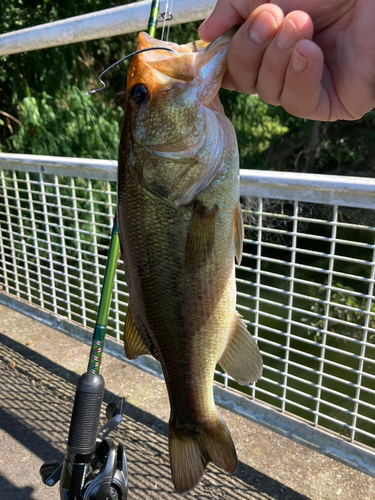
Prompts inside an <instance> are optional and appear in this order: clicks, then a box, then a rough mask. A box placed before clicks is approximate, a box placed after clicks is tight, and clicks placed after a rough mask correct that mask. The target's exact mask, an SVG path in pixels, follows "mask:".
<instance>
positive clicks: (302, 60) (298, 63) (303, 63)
mask: <svg viewBox="0 0 375 500" xmlns="http://www.w3.org/2000/svg"><path fill="white" fill-rule="evenodd" d="M308 63H309V61H308V60H307V59H306V57H303V56H301V54H299V53H298V52H297V50H293V54H292V68H293V71H294V72H295V73H302V71H305V69H306V68H307V65H308Z"/></svg>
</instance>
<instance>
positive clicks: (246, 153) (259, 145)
mask: <svg viewBox="0 0 375 500" xmlns="http://www.w3.org/2000/svg"><path fill="white" fill-rule="evenodd" d="M220 98H221V101H222V103H223V106H224V109H225V113H226V115H227V116H228V118H230V120H231V121H232V123H233V125H234V128H235V130H236V133H237V141H238V147H239V150H240V153H241V154H240V162H241V168H258V169H262V168H267V166H268V165H267V161H266V159H265V157H264V156H263V153H264V152H265V151H266V150H267V149H268V148H269V147H270V145H271V144H272V142H273V141H275V140H276V139H277V138H279V137H281V136H283V135H284V134H285V133H287V132H288V127H287V126H285V125H283V124H282V123H281V120H280V116H278V115H277V114H275V113H273V111H272V107H271V106H269V105H268V104H266V103H264V102H262V101H261V100H260V99H259V97H258V96H256V95H245V94H239V93H236V92H229V91H227V90H221V91H220Z"/></svg>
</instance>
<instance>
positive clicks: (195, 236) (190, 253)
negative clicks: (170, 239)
mask: <svg viewBox="0 0 375 500" xmlns="http://www.w3.org/2000/svg"><path fill="white" fill-rule="evenodd" d="M218 210H219V207H218V206H217V205H214V206H213V207H212V208H211V209H208V208H206V207H204V206H203V205H201V203H199V201H196V202H195V203H194V208H193V214H192V216H191V220H190V226H189V231H188V234H187V238H186V243H185V267H186V268H187V269H196V268H197V267H200V266H202V265H203V264H204V262H205V261H206V260H207V259H208V257H209V256H210V254H211V250H212V246H213V242H214V238H215V223H216V215H217V212H218Z"/></svg>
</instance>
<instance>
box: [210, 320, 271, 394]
mask: <svg viewBox="0 0 375 500" xmlns="http://www.w3.org/2000/svg"><path fill="white" fill-rule="evenodd" d="M219 365H220V366H221V367H222V368H223V369H224V370H225V371H226V372H227V374H228V375H230V376H231V377H233V378H234V380H235V381H236V382H238V383H239V384H241V385H247V384H250V383H252V382H255V381H256V380H258V379H259V378H260V377H261V376H262V369H263V360H262V355H261V354H260V351H259V349H258V346H257V343H256V342H255V340H254V339H253V337H252V336H251V334H250V333H249V332H248V330H247V328H246V323H245V322H244V321H243V319H242V318H241V316H240V315H239V314H238V313H236V318H235V322H234V326H233V330H232V333H231V335H230V337H229V340H228V344H227V346H226V348H225V351H224V353H223V355H222V356H221V358H220V359H219Z"/></svg>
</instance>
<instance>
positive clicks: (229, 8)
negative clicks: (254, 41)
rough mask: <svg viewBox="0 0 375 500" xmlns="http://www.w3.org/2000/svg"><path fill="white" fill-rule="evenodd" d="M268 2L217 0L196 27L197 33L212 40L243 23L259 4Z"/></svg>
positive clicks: (256, 0) (208, 40) (206, 39)
mask: <svg viewBox="0 0 375 500" xmlns="http://www.w3.org/2000/svg"><path fill="white" fill-rule="evenodd" d="M264 3H270V2H262V1H261V0H218V2H217V4H216V6H215V8H214V10H213V11H212V13H211V15H210V16H209V17H208V18H207V19H206V20H205V21H204V22H203V24H201V25H200V27H199V28H198V35H199V37H200V38H201V39H202V40H205V41H206V42H212V41H213V40H215V38H217V37H218V36H220V35H222V34H223V33H224V32H225V31H227V30H228V29H229V28H231V27H232V26H237V25H241V24H243V23H244V22H245V21H246V20H247V18H248V17H249V16H250V14H251V13H252V12H253V10H254V9H256V8H257V7H258V6H259V5H262V4H264Z"/></svg>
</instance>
